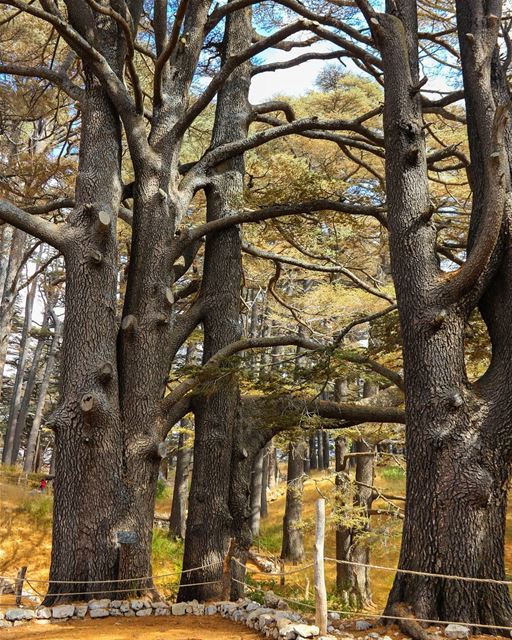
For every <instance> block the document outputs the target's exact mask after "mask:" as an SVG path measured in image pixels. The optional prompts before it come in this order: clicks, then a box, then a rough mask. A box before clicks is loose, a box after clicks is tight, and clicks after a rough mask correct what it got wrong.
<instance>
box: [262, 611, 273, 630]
mask: <svg viewBox="0 0 512 640" xmlns="http://www.w3.org/2000/svg"><path fill="white" fill-rule="evenodd" d="M274 622H275V617H274V616H273V615H272V614H271V613H263V614H262V615H260V616H259V617H258V624H259V625H260V629H265V628H266V627H268V626H270V625H271V624H273V623H274Z"/></svg>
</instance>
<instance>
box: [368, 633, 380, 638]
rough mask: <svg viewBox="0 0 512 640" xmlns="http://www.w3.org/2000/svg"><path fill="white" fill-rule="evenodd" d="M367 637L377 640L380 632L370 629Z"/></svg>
mask: <svg viewBox="0 0 512 640" xmlns="http://www.w3.org/2000/svg"><path fill="white" fill-rule="evenodd" d="M367 637H368V638H371V640H379V638H380V633H377V632H376V631H372V632H371V633H369V634H368V636H367Z"/></svg>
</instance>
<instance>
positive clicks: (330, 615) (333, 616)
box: [327, 611, 341, 620]
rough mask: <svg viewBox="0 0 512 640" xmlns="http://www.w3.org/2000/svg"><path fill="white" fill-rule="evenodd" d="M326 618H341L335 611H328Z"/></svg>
mask: <svg viewBox="0 0 512 640" xmlns="http://www.w3.org/2000/svg"><path fill="white" fill-rule="evenodd" d="M327 618H328V619H329V620H341V616H340V614H339V613H338V612H337V611H329V613H328V614H327Z"/></svg>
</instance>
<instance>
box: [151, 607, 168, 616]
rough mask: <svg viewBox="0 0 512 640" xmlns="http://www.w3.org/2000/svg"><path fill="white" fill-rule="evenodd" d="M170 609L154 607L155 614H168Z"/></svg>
mask: <svg viewBox="0 0 512 640" xmlns="http://www.w3.org/2000/svg"><path fill="white" fill-rule="evenodd" d="M170 615H171V610H170V609H169V607H162V608H160V609H155V616H170Z"/></svg>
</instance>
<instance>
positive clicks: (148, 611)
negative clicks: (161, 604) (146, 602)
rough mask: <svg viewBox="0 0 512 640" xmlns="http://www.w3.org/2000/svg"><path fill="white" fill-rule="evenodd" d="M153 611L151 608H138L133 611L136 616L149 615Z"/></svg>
mask: <svg viewBox="0 0 512 640" xmlns="http://www.w3.org/2000/svg"><path fill="white" fill-rule="evenodd" d="M152 613H153V609H139V611H136V612H135V615H136V616H150V615H151V614H152Z"/></svg>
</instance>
